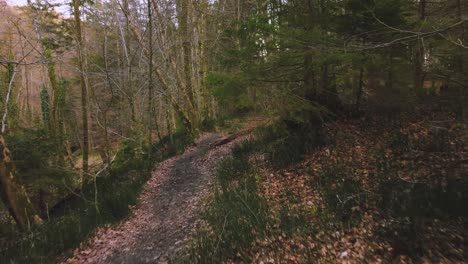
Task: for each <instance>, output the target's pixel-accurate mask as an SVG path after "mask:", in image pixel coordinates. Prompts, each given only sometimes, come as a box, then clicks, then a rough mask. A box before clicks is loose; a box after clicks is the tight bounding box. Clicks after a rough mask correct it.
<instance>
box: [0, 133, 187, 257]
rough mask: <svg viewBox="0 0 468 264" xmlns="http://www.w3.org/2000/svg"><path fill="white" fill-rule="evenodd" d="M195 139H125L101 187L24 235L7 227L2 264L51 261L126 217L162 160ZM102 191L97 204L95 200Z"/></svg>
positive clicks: (73, 200) (65, 203)
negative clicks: (144, 142) (149, 142)
mask: <svg viewBox="0 0 468 264" xmlns="http://www.w3.org/2000/svg"><path fill="white" fill-rule="evenodd" d="M192 142H193V141H192V137H191V136H189V135H187V134H186V133H182V132H179V133H176V134H174V135H173V138H172V140H171V139H170V138H169V137H165V138H163V139H162V140H161V141H158V142H156V143H154V144H153V145H152V146H150V147H147V146H143V145H142V144H141V143H140V142H138V141H137V140H128V141H126V142H124V143H123V146H122V148H121V149H120V150H119V152H118V153H117V156H116V159H115V161H114V162H113V164H112V168H111V170H110V172H109V174H108V175H106V176H101V177H98V178H97V180H96V188H94V186H93V184H92V183H91V184H90V185H88V186H86V187H85V188H84V191H83V192H82V193H80V194H76V195H70V196H69V197H68V198H67V199H65V200H63V201H62V202H61V203H59V204H58V205H57V206H55V207H54V208H52V209H51V211H50V215H49V217H50V220H49V221H46V222H45V223H44V224H42V225H40V226H36V227H33V228H32V229H31V230H29V231H25V232H22V233H20V232H19V231H17V230H16V229H15V228H14V226H11V228H5V227H4V228H3V229H1V230H0V231H1V232H2V233H1V235H2V236H3V239H2V246H1V249H0V263H51V262H55V261H57V260H56V259H55V258H56V257H58V256H60V255H62V254H63V253H64V252H67V250H70V249H72V248H74V247H77V246H78V245H79V244H80V243H81V242H82V241H84V240H85V239H86V238H87V237H88V236H89V235H90V234H91V233H92V232H93V231H94V230H95V229H96V228H97V227H99V226H102V225H105V224H109V223H113V222H116V221H118V220H120V219H122V218H124V217H126V216H127V215H128V213H129V211H130V209H129V206H131V205H134V204H136V202H137V198H138V195H139V193H140V191H141V189H142V187H143V185H144V183H145V182H146V181H147V180H148V178H149V176H150V175H151V173H150V172H151V170H152V169H153V167H154V166H155V164H156V163H157V162H160V161H163V160H165V159H167V158H169V157H171V156H174V155H177V154H179V153H182V152H183V151H184V150H185V149H186V148H187V147H188V146H189V145H191V144H192ZM96 190H97V204H96V203H95V202H94V196H95V194H96V193H95V191H96Z"/></svg>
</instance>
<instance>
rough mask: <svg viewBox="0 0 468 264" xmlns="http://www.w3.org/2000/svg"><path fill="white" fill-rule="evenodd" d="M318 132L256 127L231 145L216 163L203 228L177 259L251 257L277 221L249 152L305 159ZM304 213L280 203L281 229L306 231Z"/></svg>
mask: <svg viewBox="0 0 468 264" xmlns="http://www.w3.org/2000/svg"><path fill="white" fill-rule="evenodd" d="M317 135H318V134H317V133H312V134H311V133H305V131H301V130H290V129H288V128H287V126H285V124H284V123H281V122H280V123H277V124H274V125H270V126H268V127H264V128H259V129H257V131H256V138H255V139H251V140H246V141H244V142H242V143H240V144H238V145H237V146H235V147H234V148H233V150H232V156H231V157H227V158H225V159H224V160H223V161H222V162H220V164H219V167H218V170H217V173H216V182H215V185H214V187H213V188H214V196H213V199H212V201H211V203H210V205H209V207H208V209H207V210H206V211H205V212H204V214H203V220H204V221H205V223H206V225H205V227H203V228H201V229H200V230H198V232H197V234H196V235H195V237H194V239H193V240H192V243H191V245H190V247H189V249H188V251H187V252H186V253H187V254H185V255H184V256H183V257H179V258H178V259H176V260H175V262H177V263H221V262H223V261H225V260H226V259H230V260H233V261H243V262H246V263H249V262H251V261H252V259H251V256H250V255H249V254H248V251H249V250H250V249H251V247H252V246H254V245H255V243H256V242H257V241H258V240H259V239H262V238H263V237H266V236H268V234H269V233H270V232H271V230H272V229H274V227H273V225H275V223H276V221H275V220H274V219H272V217H271V216H272V212H271V208H269V207H268V206H267V203H266V200H265V198H264V197H262V195H261V193H260V192H259V190H258V183H259V182H260V181H261V177H260V176H259V171H258V169H257V168H256V166H255V164H253V163H252V161H251V157H252V155H255V154H258V153H262V154H264V155H265V157H266V159H267V161H268V162H269V164H271V165H275V167H277V168H284V167H286V166H288V165H291V164H294V163H295V162H298V161H300V160H301V159H302V158H303V155H304V154H305V153H306V152H307V151H309V150H310V149H312V148H313V147H315V146H317V145H318V142H321V139H318V138H316V137H317ZM306 214H307V212H303V211H300V210H297V209H293V208H288V207H284V208H283V209H282V211H281V217H280V220H281V221H280V224H279V225H280V226H279V227H280V230H281V232H287V233H294V232H298V231H301V230H303V231H304V230H307V229H308V228H309V225H308V224H307V221H304V218H305V215H306Z"/></svg>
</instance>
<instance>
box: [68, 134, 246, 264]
mask: <svg viewBox="0 0 468 264" xmlns="http://www.w3.org/2000/svg"><path fill="white" fill-rule="evenodd" d="M221 138H222V137H221V136H220V135H219V134H212V133H209V134H204V135H203V136H202V137H201V138H200V139H199V140H198V141H197V144H196V146H193V147H191V148H190V149H188V150H187V151H185V153H184V154H182V155H180V156H176V157H173V158H171V159H168V160H165V161H164V162H161V163H159V164H158V166H157V167H156V168H155V170H154V171H153V173H152V176H151V178H150V179H149V181H148V182H147V183H146V185H145V187H144V189H143V191H142V193H141V195H140V198H139V203H138V205H137V206H136V207H135V208H134V209H133V212H132V214H131V216H130V217H129V218H128V219H127V220H124V221H123V222H121V223H119V224H116V225H113V226H109V227H106V228H101V229H99V230H98V231H97V232H96V233H95V235H94V236H93V237H92V238H91V239H90V240H89V241H88V242H87V243H86V246H82V247H81V248H78V249H75V250H74V254H73V257H71V258H70V259H68V261H67V262H68V263H167V262H168V261H169V259H171V258H173V257H174V256H175V254H176V253H177V251H178V250H180V249H181V248H182V247H183V246H184V245H185V244H186V242H187V240H188V238H189V235H190V233H191V232H192V231H193V229H194V227H195V223H196V222H197V220H198V219H199V213H200V212H201V211H202V209H203V206H204V203H205V202H206V199H204V198H206V196H207V194H208V193H209V189H210V186H211V182H212V178H213V174H214V172H215V170H216V164H217V162H218V161H220V160H221V159H222V158H223V157H224V156H226V155H229V153H230V150H231V148H232V146H233V145H235V144H236V143H237V142H239V141H241V140H243V138H244V137H242V138H238V139H236V140H234V141H232V142H229V143H228V144H224V145H222V146H217V147H214V146H213V145H214V143H215V142H219V140H220V139H221Z"/></svg>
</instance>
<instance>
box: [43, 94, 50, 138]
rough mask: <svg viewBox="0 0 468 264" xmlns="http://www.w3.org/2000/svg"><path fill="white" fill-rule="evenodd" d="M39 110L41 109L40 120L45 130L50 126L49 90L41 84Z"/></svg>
mask: <svg viewBox="0 0 468 264" xmlns="http://www.w3.org/2000/svg"><path fill="white" fill-rule="evenodd" d="M41 110H42V122H43V124H44V128H45V129H46V130H47V129H48V128H49V126H50V108H49V92H48V91H47V87H45V86H42V90H41Z"/></svg>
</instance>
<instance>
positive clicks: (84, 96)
mask: <svg viewBox="0 0 468 264" xmlns="http://www.w3.org/2000/svg"><path fill="white" fill-rule="evenodd" d="M73 10H74V18H75V27H76V39H77V46H78V47H77V51H78V66H79V69H80V85H81V120H82V123H83V124H82V126H83V167H82V169H83V172H82V181H81V184H82V187H84V185H85V184H86V183H87V182H88V178H89V176H88V169H89V168H88V159H89V135H88V90H87V87H86V80H85V67H84V62H83V47H82V44H83V39H82V36H81V13H80V1H79V0H73Z"/></svg>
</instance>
